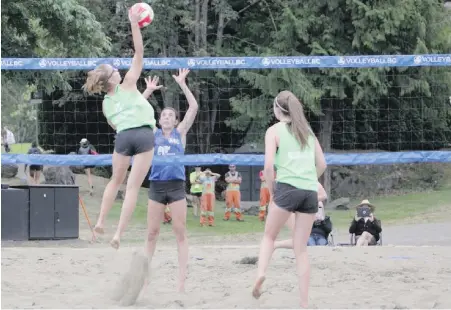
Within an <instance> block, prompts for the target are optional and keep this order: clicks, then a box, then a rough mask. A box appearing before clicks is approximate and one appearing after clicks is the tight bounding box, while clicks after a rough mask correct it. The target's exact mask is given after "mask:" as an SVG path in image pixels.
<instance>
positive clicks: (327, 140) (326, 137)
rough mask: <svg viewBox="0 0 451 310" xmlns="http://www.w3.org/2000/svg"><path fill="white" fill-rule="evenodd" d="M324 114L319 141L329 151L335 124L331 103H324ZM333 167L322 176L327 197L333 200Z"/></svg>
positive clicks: (325, 151) (326, 151)
mask: <svg viewBox="0 0 451 310" xmlns="http://www.w3.org/2000/svg"><path fill="white" fill-rule="evenodd" d="M323 113H324V115H323V116H322V117H321V133H320V138H319V142H320V144H321V147H322V148H323V152H324V153H329V152H330V151H331V149H332V148H331V145H332V125H333V109H332V106H331V105H330V104H325V105H323ZM330 178H331V168H330V167H328V168H327V169H326V171H325V172H324V174H323V176H322V177H321V178H320V182H321V184H322V185H323V187H324V189H325V191H326V193H327V197H328V199H329V200H332V197H331V196H330V194H331V180H330Z"/></svg>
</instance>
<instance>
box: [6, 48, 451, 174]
mask: <svg viewBox="0 0 451 310" xmlns="http://www.w3.org/2000/svg"><path fill="white" fill-rule="evenodd" d="M102 63H109V64H111V65H113V66H114V67H116V68H118V69H120V70H124V72H125V70H126V69H128V68H129V66H130V64H131V59H129V58H95V59H94V58H40V59H39V58H2V67H1V70H2V126H3V127H4V126H7V127H8V129H9V130H10V131H11V132H12V133H13V134H15V140H16V141H15V142H16V143H15V146H14V145H12V146H10V148H11V151H10V152H9V153H5V152H3V154H2V156H1V161H2V164H29V165H31V164H34V165H47V166H70V165H78V166H83V165H89V166H109V165H111V154H112V152H113V149H114V138H115V133H114V131H113V130H112V129H111V128H110V127H109V125H108V124H107V121H106V119H105V118H104V116H103V113H102V99H103V97H102V96H87V95H86V94H84V93H83V91H82V89H81V87H82V85H83V83H84V81H85V78H86V72H87V70H90V69H93V68H95V67H96V66H97V65H99V64H102ZM179 68H189V69H191V70H192V72H191V73H190V75H189V77H188V85H189V87H190V89H191V90H192V91H193V93H194V94H195V97H196V99H197V100H198V102H199V113H198V116H197V119H196V122H195V123H194V125H193V127H192V129H191V131H190V132H189V134H188V137H187V147H186V153H187V154H186V155H183V156H175V157H171V158H164V157H159V156H155V159H154V165H160V164H165V165H172V164H174V163H183V164H185V165H187V166H197V165H202V166H209V165H227V164H231V163H233V164H235V165H243V166H261V165H263V161H264V155H263V153H264V135H265V131H266V129H267V128H268V127H269V126H270V125H271V124H273V123H274V122H275V119H274V116H273V112H272V104H273V99H274V96H275V95H276V94H277V93H278V92H279V91H281V90H285V89H287V90H291V91H292V92H293V93H295V94H296V95H297V96H298V97H299V98H300V99H301V100H302V102H303V104H304V106H305V110H306V116H307V118H308V120H309V122H310V124H311V126H312V128H313V130H314V132H315V134H316V135H317V137H318V138H319V140H320V142H321V144H322V145H323V148H324V149H325V152H326V159H327V162H328V164H329V165H367V164H372V165H378V164H402V163H420V162H429V163H431V162H432V163H451V54H445V55H443V54H442V55H393V56H390V55H379V56H299V57H204V58H195V57H193V58H146V59H145V61H144V72H143V75H142V79H140V81H139V85H138V88H139V90H140V91H144V89H145V82H144V77H145V76H149V75H157V76H159V77H160V83H161V84H163V85H164V86H165V88H164V89H163V90H162V91H157V92H155V93H154V94H153V95H152V96H151V98H150V99H149V101H150V102H151V104H152V105H153V106H154V108H155V110H156V118H158V114H159V113H160V111H161V110H162V109H163V108H164V107H168V106H169V107H174V108H176V109H178V110H180V112H181V116H183V114H184V112H185V111H186V109H187V104H186V101H185V98H184V96H183V95H182V94H181V92H180V90H179V89H178V87H177V85H176V84H175V83H174V81H173V79H172V74H174V73H175V72H176V70H177V69H179ZM122 75H123V74H122ZM83 138H86V139H87V140H88V141H89V142H90V143H91V144H92V145H93V147H94V148H95V149H96V151H97V152H98V153H99V155H96V156H91V155H74V154H70V153H71V152H77V150H78V148H79V143H80V140H81V139H83ZM34 141H36V142H37V143H38V144H39V146H40V147H41V148H42V149H44V150H45V151H48V153H52V154H42V155H27V154H26V152H27V151H28V148H29V147H30V145H29V144H30V143H31V142H34Z"/></svg>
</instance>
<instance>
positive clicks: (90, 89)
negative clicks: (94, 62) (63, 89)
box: [82, 64, 112, 95]
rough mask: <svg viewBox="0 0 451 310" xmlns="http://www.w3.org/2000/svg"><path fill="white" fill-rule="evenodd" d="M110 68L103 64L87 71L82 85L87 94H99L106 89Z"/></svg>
mask: <svg viewBox="0 0 451 310" xmlns="http://www.w3.org/2000/svg"><path fill="white" fill-rule="evenodd" d="M111 70H112V69H111V68H110V66H108V65H105V64H103V65H99V66H98V67H97V68H95V69H94V70H91V71H89V72H88V78H87V79H86V83H85V85H83V87H82V89H83V91H85V92H87V93H88V94H89V95H93V94H101V93H102V92H103V91H106V87H107V85H108V79H109V77H110V76H111Z"/></svg>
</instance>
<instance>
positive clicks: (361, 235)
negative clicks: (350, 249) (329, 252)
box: [349, 199, 382, 246]
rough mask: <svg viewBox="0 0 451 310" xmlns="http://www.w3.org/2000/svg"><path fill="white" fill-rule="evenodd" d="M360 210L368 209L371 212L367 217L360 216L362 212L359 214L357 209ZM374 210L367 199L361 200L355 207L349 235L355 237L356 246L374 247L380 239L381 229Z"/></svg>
mask: <svg viewBox="0 0 451 310" xmlns="http://www.w3.org/2000/svg"><path fill="white" fill-rule="evenodd" d="M361 208H362V209H363V208H366V209H367V208H369V209H370V210H371V212H370V213H369V215H368V216H361V215H362V212H359V209H361ZM375 209H376V207H375V206H374V205H373V204H371V203H370V202H369V201H368V200H367V199H365V200H362V202H361V203H360V204H359V205H357V206H356V215H355V217H354V218H353V219H352V222H351V226H350V227H349V233H350V234H354V235H355V241H356V245H357V246H368V245H376V244H377V242H378V241H379V239H380V233H381V232H382V228H381V223H380V221H379V220H378V219H376V217H375V216H374V210H375Z"/></svg>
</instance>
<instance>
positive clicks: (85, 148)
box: [77, 138, 98, 196]
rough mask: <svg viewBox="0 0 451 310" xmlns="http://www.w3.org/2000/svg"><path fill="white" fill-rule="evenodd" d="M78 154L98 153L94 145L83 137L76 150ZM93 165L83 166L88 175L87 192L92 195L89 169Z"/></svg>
mask: <svg viewBox="0 0 451 310" xmlns="http://www.w3.org/2000/svg"><path fill="white" fill-rule="evenodd" d="M77 153H78V154H79V155H97V154H98V153H97V152H96V151H95V149H94V147H93V146H92V145H91V143H89V141H88V139H86V138H83V139H81V140H80V148H79V149H78V152H77ZM94 167H95V166H85V167H84V169H85V172H86V175H87V176H88V184H89V194H90V195H91V196H92V194H93V193H94V186H93V185H92V177H91V169H92V168H94Z"/></svg>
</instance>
